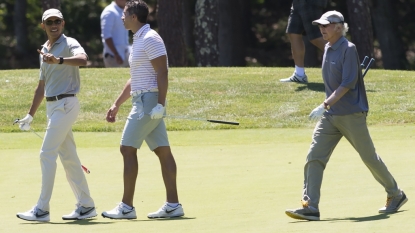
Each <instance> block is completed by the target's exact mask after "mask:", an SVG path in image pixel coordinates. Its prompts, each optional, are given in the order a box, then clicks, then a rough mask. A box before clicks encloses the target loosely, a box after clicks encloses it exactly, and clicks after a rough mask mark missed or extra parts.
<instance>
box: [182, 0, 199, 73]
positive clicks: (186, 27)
mask: <svg viewBox="0 0 415 233" xmlns="http://www.w3.org/2000/svg"><path fill="white" fill-rule="evenodd" d="M195 3H196V1H195V0H184V1H183V4H182V8H183V10H182V11H183V16H182V25H183V38H184V44H185V45H186V58H187V65H188V66H195V65H196V64H195V61H194V55H193V53H194V48H195V42H194V41H195V38H194V36H193V29H194V20H193V16H194V9H195Z"/></svg>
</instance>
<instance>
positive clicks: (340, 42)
mask: <svg viewBox="0 0 415 233" xmlns="http://www.w3.org/2000/svg"><path fill="white" fill-rule="evenodd" d="M345 41H347V39H346V38H345V37H344V36H342V37H340V39H338V40H337V41H336V43H334V44H333V45H331V46H330V45H329V43H327V46H328V47H329V48H331V49H333V50H337V49H338V48H339V47H340V45H341V44H343V42H345Z"/></svg>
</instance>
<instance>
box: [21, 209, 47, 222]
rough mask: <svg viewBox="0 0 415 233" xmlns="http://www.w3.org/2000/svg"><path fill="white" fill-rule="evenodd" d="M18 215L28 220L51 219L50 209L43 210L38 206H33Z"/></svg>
mask: <svg viewBox="0 0 415 233" xmlns="http://www.w3.org/2000/svg"><path fill="white" fill-rule="evenodd" d="M16 216H17V217H18V218H20V219H23V220H26V221H39V222H49V221H50V215H49V211H44V210H41V209H39V208H37V206H33V208H32V209H31V210H29V211H27V212H23V213H17V214H16Z"/></svg>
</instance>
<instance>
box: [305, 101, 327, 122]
mask: <svg viewBox="0 0 415 233" xmlns="http://www.w3.org/2000/svg"><path fill="white" fill-rule="evenodd" d="M325 111H326V109H324V105H323V104H321V105H319V106H318V107H317V108H315V109H314V110H313V111H311V113H310V115H309V116H308V118H309V119H310V120H314V121H315V120H319V119H320V118H321V117H322V116H323V114H324V112H325Z"/></svg>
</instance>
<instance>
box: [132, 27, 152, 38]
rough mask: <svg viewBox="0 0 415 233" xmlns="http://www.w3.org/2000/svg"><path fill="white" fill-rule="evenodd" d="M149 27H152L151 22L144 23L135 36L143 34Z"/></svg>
mask: <svg viewBox="0 0 415 233" xmlns="http://www.w3.org/2000/svg"><path fill="white" fill-rule="evenodd" d="M148 29H150V25H149V24H144V26H142V27H141V28H140V30H138V31H137V32H136V33H135V34H134V37H140V36H141V34H143V32H144V31H147V30H148Z"/></svg>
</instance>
